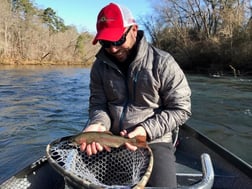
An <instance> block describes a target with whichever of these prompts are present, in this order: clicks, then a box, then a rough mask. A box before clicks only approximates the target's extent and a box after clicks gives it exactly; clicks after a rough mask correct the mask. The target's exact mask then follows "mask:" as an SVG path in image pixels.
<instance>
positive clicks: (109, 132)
mask: <svg viewBox="0 0 252 189" xmlns="http://www.w3.org/2000/svg"><path fill="white" fill-rule="evenodd" d="M103 132H104V133H107V134H109V135H113V133H112V132H111V131H103Z"/></svg>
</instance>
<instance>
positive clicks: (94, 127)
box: [80, 124, 110, 156]
mask: <svg viewBox="0 0 252 189" xmlns="http://www.w3.org/2000/svg"><path fill="white" fill-rule="evenodd" d="M89 131H99V132H103V131H106V128H105V127H104V126H103V125H102V124H91V125H89V126H88V127H87V128H86V129H84V131H83V132H89ZM103 149H105V150H107V151H110V148H109V147H108V146H102V145H100V144H99V143H97V142H93V143H92V144H87V143H85V142H84V143H82V144H81V146H80V150H81V151H86V153H87V155H89V156H91V155H92V154H96V153H97V152H98V151H103Z"/></svg>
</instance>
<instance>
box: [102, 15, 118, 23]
mask: <svg viewBox="0 0 252 189" xmlns="http://www.w3.org/2000/svg"><path fill="white" fill-rule="evenodd" d="M109 21H115V19H113V18H106V17H105V16H102V17H101V18H100V19H99V20H98V22H99V23H100V22H109Z"/></svg>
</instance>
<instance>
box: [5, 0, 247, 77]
mask: <svg viewBox="0 0 252 189" xmlns="http://www.w3.org/2000/svg"><path fill="white" fill-rule="evenodd" d="M149 2H150V3H151V6H152V8H153V12H151V13H146V15H145V16H143V17H141V18H137V22H138V23H139V24H140V25H141V26H143V29H144V31H145V33H146V34H147V35H148V36H149V37H150V42H151V43H152V44H153V45H155V46H156V47H159V48H161V49H163V50H165V51H167V52H169V53H171V54H172V55H173V56H174V58H175V59H176V60H177V62H178V63H179V64H180V66H181V67H182V68H183V69H184V70H186V71H191V72H197V73H206V74H219V75H222V74H226V73H231V74H234V75H235V76H238V75H252V2H251V0H179V1H178V0H158V1H151V0H150V1H149ZM0 7H1V12H0V64H40V65H44V64H81V65H84V66H87V67H89V66H91V65H92V62H93V60H94V58H95V57H94V56H95V54H96V52H97V50H98V49H99V45H96V46H93V45H91V42H92V39H93V35H92V34H90V33H88V32H87V31H83V32H79V31H78V30H77V29H76V27H75V26H73V25H71V26H68V25H65V24H64V20H63V19H62V18H61V17H60V15H57V14H56V12H55V11H54V10H53V9H52V8H50V7H48V8H46V9H40V8H38V7H37V6H36V5H35V4H34V3H33V2H32V0H1V1H0ZM133 14H134V13H133ZM83 24H84V25H85V21H83Z"/></svg>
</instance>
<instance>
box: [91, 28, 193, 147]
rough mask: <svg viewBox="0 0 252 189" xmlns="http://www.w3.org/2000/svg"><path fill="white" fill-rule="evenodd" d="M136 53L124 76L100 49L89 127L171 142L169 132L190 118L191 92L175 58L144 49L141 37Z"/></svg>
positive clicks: (94, 70)
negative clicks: (137, 129) (140, 131)
mask: <svg viewBox="0 0 252 189" xmlns="http://www.w3.org/2000/svg"><path fill="white" fill-rule="evenodd" d="M138 35H139V36H141V40H140V42H139V45H138V52H137V54H136V57H135V59H134V60H133V61H132V62H131V64H130V66H129V69H128V74H127V76H125V75H124V74H122V73H121V71H120V69H119V68H118V67H117V65H116V64H115V63H113V62H112V61H111V59H109V58H108V57H107V56H106V53H105V52H104V50H103V49H101V50H100V51H99V52H98V53H97V55H96V58H97V59H96V61H95V62H94V64H93V67H92V69H91V75H90V76H91V81H90V90H91V91H90V93H91V94H90V104H89V118H90V120H89V121H90V122H89V124H94V123H102V124H103V125H104V126H105V127H106V128H107V130H110V131H111V132H113V133H114V134H119V132H120V131H121V130H123V129H129V130H131V129H133V128H134V126H136V125H141V126H143V127H144V128H145V130H146V132H147V135H148V140H149V141H150V142H171V141H172V131H173V129H174V128H176V126H179V125H182V124H183V123H185V122H186V120H187V119H188V118H189V117H190V115H191V100H190V96H191V90H190V88H189V85H188V82H187V80H186V77H185V75H184V73H183V71H182V70H181V69H180V67H179V66H178V64H177V63H176V61H175V60H174V59H173V57H172V56H171V55H170V54H169V53H167V52H164V51H162V50H160V49H157V48H155V47H153V46H152V45H150V44H149V43H147V41H146V39H145V37H144V36H143V31H138Z"/></svg>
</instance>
